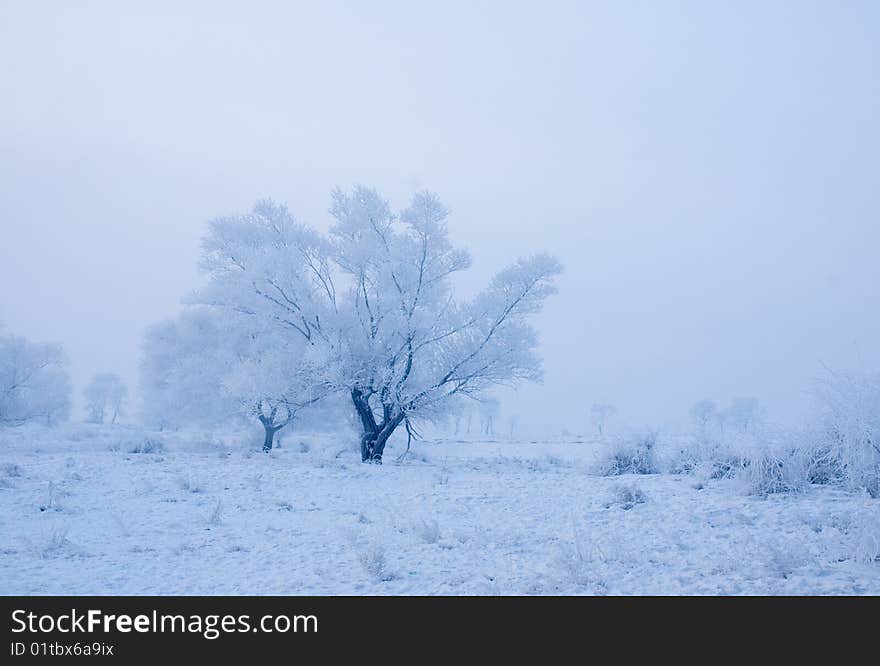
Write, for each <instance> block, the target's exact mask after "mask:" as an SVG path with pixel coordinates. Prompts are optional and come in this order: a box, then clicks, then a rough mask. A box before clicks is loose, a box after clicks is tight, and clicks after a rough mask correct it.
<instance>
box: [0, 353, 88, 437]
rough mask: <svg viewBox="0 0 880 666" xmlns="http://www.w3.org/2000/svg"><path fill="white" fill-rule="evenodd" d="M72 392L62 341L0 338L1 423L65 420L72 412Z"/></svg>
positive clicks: (0, 424) (20, 423) (49, 422)
mask: <svg viewBox="0 0 880 666" xmlns="http://www.w3.org/2000/svg"><path fill="white" fill-rule="evenodd" d="M70 393H71V384H70V376H69V374H68V370H67V357H66V356H65V354H64V350H63V349H62V348H61V346H60V345H54V344H45V343H37V342H30V341H28V340H26V339H25V338H22V337H16V336H6V337H2V338H0V426H2V425H22V424H24V423H28V422H31V421H33V422H42V423H45V424H47V425H54V424H56V423H58V422H59V421H63V420H64V419H66V418H67V417H68V416H69V414H70Z"/></svg>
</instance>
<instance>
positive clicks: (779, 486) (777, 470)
mask: <svg viewBox="0 0 880 666" xmlns="http://www.w3.org/2000/svg"><path fill="white" fill-rule="evenodd" d="M742 469H743V473H744V477H745V480H746V483H747V488H748V492H749V494H751V495H759V496H762V497H766V496H767V495H774V494H777V493H790V492H797V491H799V490H801V489H802V488H803V487H804V484H805V482H806V473H805V469H804V464H803V458H802V456H801V454H800V452H799V451H797V450H796V449H787V450H784V451H779V452H771V451H769V450H768V451H764V452H761V453H759V454H758V455H756V456H754V457H753V458H751V459H750V460H748V461H747V463H744V465H743V468H742Z"/></svg>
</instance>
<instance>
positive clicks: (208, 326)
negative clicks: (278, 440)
mask: <svg viewBox="0 0 880 666" xmlns="http://www.w3.org/2000/svg"><path fill="white" fill-rule="evenodd" d="M255 323H257V322H256V321H255V320H253V319H251V318H249V317H243V316H236V315H229V314H228V313H223V312H221V311H218V310H214V309H209V308H192V309H189V310H187V311H186V312H184V313H183V314H182V315H181V316H180V317H179V318H178V319H177V320H176V321H169V322H165V323H163V324H160V325H158V326H155V327H153V328H151V329H149V330H148V332H147V336H146V342H145V345H144V359H143V361H142V366H141V367H142V381H143V388H144V395H145V408H146V409H145V413H146V414H148V415H149V417H150V420H152V421H153V422H155V423H158V424H160V425H180V424H182V423H187V422H189V423H202V424H213V423H216V422H218V421H220V422H223V421H229V420H232V419H245V420H249V419H255V420H257V421H259V423H260V424H261V426H262V427H263V430H264V439H263V450H264V451H270V450H271V449H272V447H273V442H274V438H275V435H276V433H277V432H278V431H279V430H281V429H282V428H284V427H286V426H287V425H289V424H290V423H291V422H293V420H294V419H295V418H296V416H297V415H298V413H299V412H300V411H301V410H302V409H304V408H306V407H308V406H310V405H313V404H315V403H316V402H318V401H319V400H320V399H322V398H323V397H325V396H326V395H328V394H329V393H330V392H331V390H332V385H331V384H330V383H329V382H328V381H326V379H325V377H326V371H327V369H328V368H329V367H330V366H329V364H328V363H327V362H326V360H325V359H322V358H319V357H318V356H317V353H318V350H317V349H316V348H313V347H310V346H309V345H306V344H304V343H303V342H302V341H301V340H299V339H298V338H287V337H285V336H283V335H280V334H279V332H278V331H277V330H276V329H274V328H272V327H269V328H255V327H254V324H255ZM322 373H323V374H322Z"/></svg>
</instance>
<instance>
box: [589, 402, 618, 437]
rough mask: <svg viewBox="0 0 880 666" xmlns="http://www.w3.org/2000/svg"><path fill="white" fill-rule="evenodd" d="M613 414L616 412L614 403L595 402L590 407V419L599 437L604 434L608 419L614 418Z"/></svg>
mask: <svg viewBox="0 0 880 666" xmlns="http://www.w3.org/2000/svg"><path fill="white" fill-rule="evenodd" d="M615 414H617V408H616V407H615V406H614V405H608V404H605V403H602V402H595V403H593V406H592V407H590V421H591V422H592V423H593V425H594V426H596V430H598V431H599V436H600V437H601V436H602V435H603V434H604V432H605V426H606V425H607V424H608V421H610V420H611V419H612V418H614V415H615Z"/></svg>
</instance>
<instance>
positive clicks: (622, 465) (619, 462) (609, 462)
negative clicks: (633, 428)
mask: <svg viewBox="0 0 880 666" xmlns="http://www.w3.org/2000/svg"><path fill="white" fill-rule="evenodd" d="M656 446H657V435H656V433H653V432H651V433H647V434H644V435H640V436H637V437H632V438H618V439H615V440H613V441H612V442H610V443H609V444H607V445H606V448H605V451H604V452H603V459H602V461H601V463H600V472H601V473H602V474H603V475H605V476H619V475H621V474H657V473H658V472H659V471H660V470H659V466H658V464H657V457H656Z"/></svg>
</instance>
